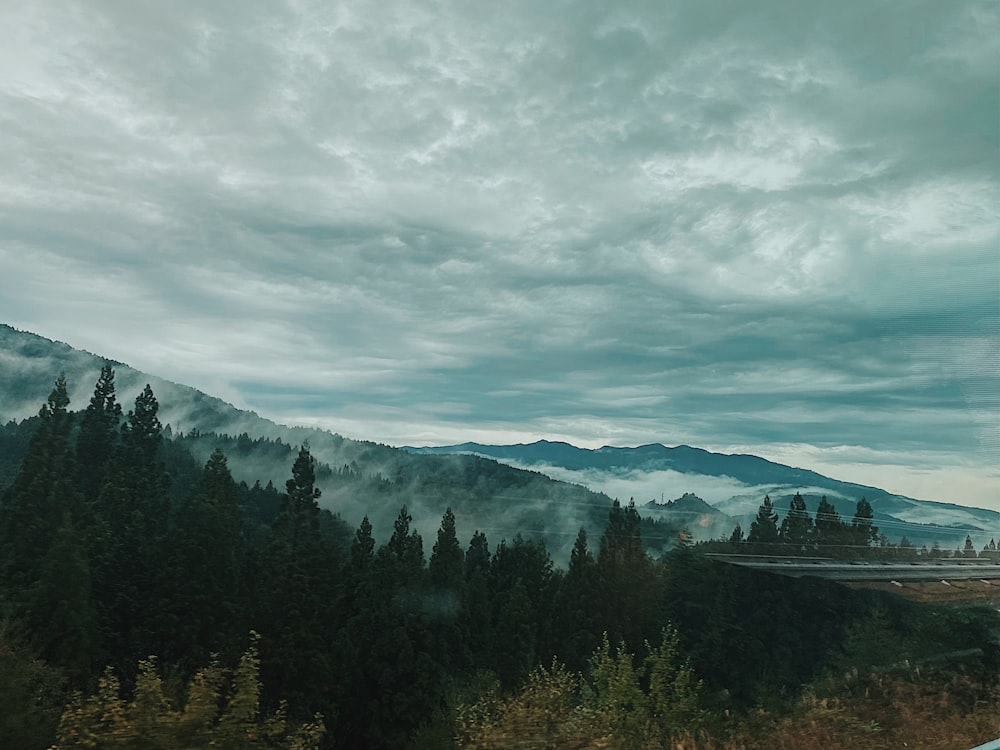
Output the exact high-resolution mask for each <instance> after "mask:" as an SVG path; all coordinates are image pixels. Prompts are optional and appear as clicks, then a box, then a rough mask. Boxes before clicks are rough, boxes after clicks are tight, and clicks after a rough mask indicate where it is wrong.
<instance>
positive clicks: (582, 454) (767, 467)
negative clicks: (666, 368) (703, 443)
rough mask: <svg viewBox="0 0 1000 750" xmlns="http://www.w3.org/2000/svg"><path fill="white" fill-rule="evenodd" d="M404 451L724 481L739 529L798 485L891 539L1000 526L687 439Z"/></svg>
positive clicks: (980, 516)
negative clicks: (868, 516) (865, 511)
mask: <svg viewBox="0 0 1000 750" xmlns="http://www.w3.org/2000/svg"><path fill="white" fill-rule="evenodd" d="M406 450H408V451H410V452H413V453H415V454H435V455H450V454H470V455H478V456H484V457H488V458H494V459H496V460H498V461H505V462H508V463H510V464H512V465H515V466H520V467H527V468H533V469H536V470H538V471H542V472H544V473H551V474H553V475H554V476H558V477H559V478H560V479H566V480H569V481H580V482H585V483H586V484H588V485H589V486H590V487H592V488H593V489H598V490H605V491H606V488H607V487H610V486H614V487H616V488H619V489H621V488H624V487H628V486H629V484H630V483H631V484H634V486H635V487H636V488H637V491H636V492H635V493H634V494H635V495H637V496H640V497H641V491H642V490H645V491H647V492H648V491H649V489H650V488H651V485H652V484H653V482H655V481H656V478H657V477H662V476H669V479H670V484H671V485H673V486H674V487H676V486H677V485H678V484H684V485H686V487H687V488H688V489H689V490H690V491H692V492H696V493H699V492H700V491H701V488H702V487H703V486H705V485H713V486H722V485H721V483H720V480H725V482H726V483H727V484H725V485H724V489H725V496H724V497H722V498H720V499H718V500H715V501H713V502H711V507H713V508H714V509H715V510H716V511H718V512H721V513H723V514H725V515H726V516H727V517H729V518H731V519H732V520H733V522H734V523H735V522H739V523H741V524H743V528H744V530H746V529H747V528H748V524H749V521H750V520H752V518H753V516H754V514H755V513H756V511H757V508H758V507H759V505H760V502H761V500H762V499H763V497H764V495H765V494H770V496H771V499H772V500H773V501H774V503H775V507H776V509H777V510H778V512H779V513H781V514H783V513H784V512H786V511H787V509H788V505H789V502H790V501H791V498H792V496H794V495H795V493H796V492H800V493H801V494H802V495H803V496H804V497H805V500H806V506H807V507H808V508H809V510H810V512H813V513H815V511H816V507H817V506H818V504H819V500H820V498H821V497H823V496H826V497H827V499H828V500H829V501H830V502H831V503H832V504H833V505H834V507H836V509H837V512H838V513H839V514H840V515H841V516H842V517H845V518H846V519H850V518H851V517H852V516H853V515H854V511H855V508H856V505H857V502H858V500H860V499H861V498H862V497H864V498H866V499H867V500H868V501H869V502H870V503H871V505H872V508H873V510H874V511H875V522H876V524H877V525H879V527H880V529H881V530H882V531H883V532H884V533H885V534H886V535H887V536H888V537H889V538H890V539H891V540H893V541H898V540H899V539H900V538H902V537H903V536H906V537H907V538H908V539H909V540H910V541H912V542H914V543H916V544H918V545H919V544H920V543H926V544H927V545H928V546H931V545H932V544H933V543H934V542H935V541H937V542H938V543H940V544H941V546H942V547H944V548H945V549H952V548H954V547H955V546H961V544H962V543H963V542H964V540H965V536H966V534H970V535H971V536H972V538H973V541H974V542H976V543H977V545H978V547H981V546H982V544H985V543H986V542H987V541H989V539H990V538H991V537H996V536H997V534H998V531H1000V513H998V512H997V511H995V510H987V509H984V508H970V507H966V506H962V505H955V504H953V503H945V502H935V501H929V500H916V499H914V498H910V497H905V496H903V495H897V494H893V493H891V492H887V491H886V490H883V489H880V488H878V487H870V486H867V485H862V484H856V483H853V482H846V481H842V480H839V479H833V478H831V477H827V476H824V475H822V474H819V473H817V472H814V471H810V470H808V469H800V468H796V467H792V466H786V465H784V464H779V463H775V462H773V461H768V460H767V459H764V458H760V457H759V456H751V455H745V454H725V453H713V452H711V451H707V450H704V449H701V448H693V447H691V446H688V445H679V446H676V447H673V448H671V447H667V446H665V445H661V444H657V443H653V444H649V445H640V446H637V447H634V448H622V447H614V446H604V447H602V448H597V449H587V448H578V447H576V446H574V445H570V444H568V443H562V442H551V441H548V440H540V441H537V442H535V443H528V444H518V445H483V444H480V443H462V444H460V445H448V446H434V447H420V448H416V447H408V448H407V449H406ZM663 481H664V482H666V481H667V480H666V479H664V480H663ZM685 491H687V490H685ZM656 494H657V495H659V494H660V491H657V492H656ZM644 507H648V506H644ZM731 528H732V527H730V529H731ZM978 547H977V548H978Z"/></svg>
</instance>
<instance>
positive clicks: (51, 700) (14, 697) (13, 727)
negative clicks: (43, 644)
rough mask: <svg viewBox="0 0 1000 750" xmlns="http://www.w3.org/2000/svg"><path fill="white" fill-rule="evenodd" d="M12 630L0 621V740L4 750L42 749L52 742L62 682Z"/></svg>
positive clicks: (61, 699) (63, 696) (62, 696)
mask: <svg viewBox="0 0 1000 750" xmlns="http://www.w3.org/2000/svg"><path fill="white" fill-rule="evenodd" d="M12 631H13V628H12V627H11V624H10V623H9V622H2V621H0V738H2V740H3V746H4V747H7V748H19V749H20V748H23V749H24V750H43V748H47V747H49V745H51V744H52V741H53V740H54V739H55V734H56V727H57V726H58V723H59V715H60V713H61V712H62V707H63V705H64V704H65V702H66V694H65V680H64V679H63V677H62V675H61V674H60V671H59V670H58V669H57V668H56V667H53V666H51V665H49V664H46V663H45V662H44V661H42V660H40V659H39V658H37V656H36V655H35V653H34V651H33V649H31V647H30V646H29V645H28V644H26V643H25V642H24V640H23V639H20V638H18V637H17V636H15V634H14V633H13V632H12Z"/></svg>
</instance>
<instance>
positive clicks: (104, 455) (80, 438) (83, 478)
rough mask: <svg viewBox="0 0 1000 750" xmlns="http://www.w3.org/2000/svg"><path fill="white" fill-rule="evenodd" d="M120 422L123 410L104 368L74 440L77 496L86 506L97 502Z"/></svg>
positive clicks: (109, 371) (110, 374)
mask: <svg viewBox="0 0 1000 750" xmlns="http://www.w3.org/2000/svg"><path fill="white" fill-rule="evenodd" d="M121 421H122V407H121V404H119V403H118V401H117V399H116V396H115V371H114V368H112V367H111V365H110V364H105V365H104V367H103V368H101V374H100V376H99V377H98V379H97V383H96V384H95V386H94V395H93V396H91V398H90V403H89V404H88V405H87V408H86V409H85V410H84V412H83V415H82V417H81V418H80V432H79V434H78V435H77V438H76V461H77V467H78V470H79V474H78V476H79V485H80V492H81V493H82V494H83V497H84V500H85V501H87V502H90V503H93V502H94V501H95V500H96V499H97V495H98V493H99V492H100V489H101V485H102V484H103V483H104V477H105V473H106V472H107V468H108V463H109V462H110V460H111V457H112V456H113V455H114V451H115V448H116V445H117V438H118V432H119V429H120V426H121Z"/></svg>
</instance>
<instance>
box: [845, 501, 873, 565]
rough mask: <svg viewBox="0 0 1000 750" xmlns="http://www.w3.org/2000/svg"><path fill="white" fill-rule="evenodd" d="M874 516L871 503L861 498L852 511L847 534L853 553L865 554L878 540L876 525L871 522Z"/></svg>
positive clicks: (856, 554)
mask: <svg viewBox="0 0 1000 750" xmlns="http://www.w3.org/2000/svg"><path fill="white" fill-rule="evenodd" d="M874 517H875V512H874V511H873V510H872V506H871V503H869V502H868V501H867V500H866V499H865V498H861V499H860V500H859V501H858V506H857V509H856V510H855V511H854V518H852V519H851V528H850V530H849V531H850V533H849V534H848V535H847V536H848V538H849V539H850V543H851V546H852V547H853V550H852V553H853V555H855V556H864V555H866V554H867V553H868V550H869V548H870V547H871V546H872V545H874V544H875V543H876V542H877V541H878V538H879V533H878V526H876V525H875V524H874V523H873V522H872V519H873V518H874Z"/></svg>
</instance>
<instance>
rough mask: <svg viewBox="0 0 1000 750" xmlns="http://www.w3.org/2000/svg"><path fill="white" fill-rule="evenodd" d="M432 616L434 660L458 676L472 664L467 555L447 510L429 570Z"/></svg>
mask: <svg viewBox="0 0 1000 750" xmlns="http://www.w3.org/2000/svg"><path fill="white" fill-rule="evenodd" d="M427 578H428V583H429V585H430V591H429V592H428V593H429V601H428V604H429V610H430V612H429V614H430V615H431V618H430V619H431V627H432V629H433V631H434V639H435V644H434V645H435V652H434V658H435V660H436V661H437V662H438V664H440V665H442V666H443V667H444V669H445V671H446V672H448V673H455V672H458V671H459V670H460V669H462V668H464V667H465V666H466V665H467V664H468V663H469V661H470V660H471V655H470V653H469V650H468V630H467V627H468V620H467V618H466V617H465V612H464V609H465V606H464V605H465V598H466V597H465V555H464V554H463V553H462V548H461V546H459V543H458V537H457V536H456V532H455V514H454V513H453V512H452V510H451V508H448V509H447V510H446V511H445V513H444V516H443V517H442V518H441V527H440V528H439V529H438V532H437V541H436V542H435V543H434V548H433V550H432V551H431V558H430V563H429V565H428V568H427Z"/></svg>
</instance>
